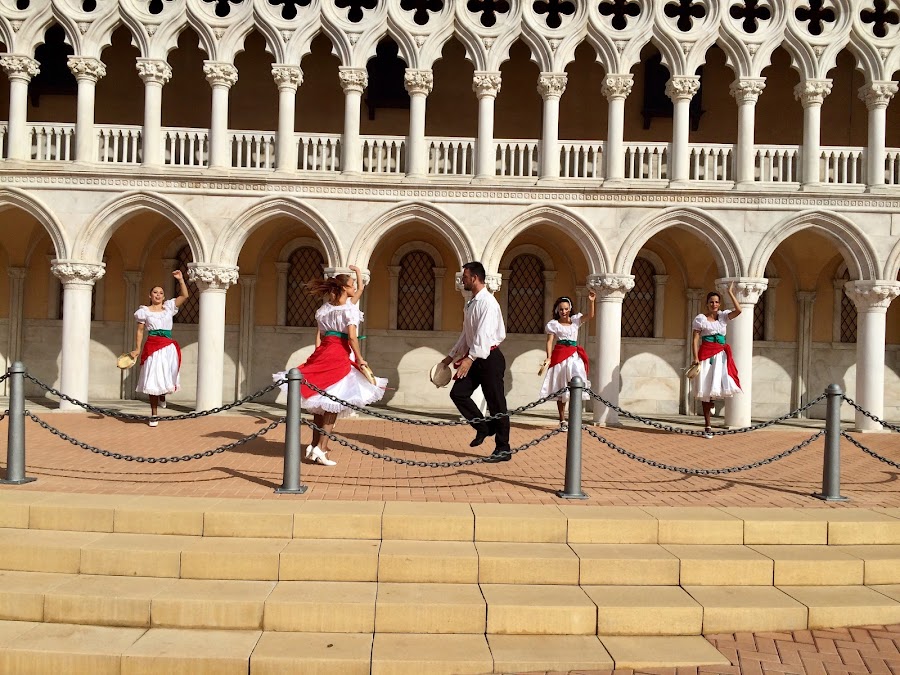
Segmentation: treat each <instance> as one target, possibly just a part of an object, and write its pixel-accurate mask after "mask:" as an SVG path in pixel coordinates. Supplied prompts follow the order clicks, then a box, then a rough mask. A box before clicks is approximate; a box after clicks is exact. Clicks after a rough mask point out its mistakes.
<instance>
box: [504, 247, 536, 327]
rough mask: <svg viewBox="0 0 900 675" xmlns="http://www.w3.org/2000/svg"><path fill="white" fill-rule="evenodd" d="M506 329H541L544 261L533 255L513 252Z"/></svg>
mask: <svg viewBox="0 0 900 675" xmlns="http://www.w3.org/2000/svg"><path fill="white" fill-rule="evenodd" d="M509 269H510V272H509V291H508V292H507V296H508V305H507V317H506V329H507V331H509V332H510V333H543V332H544V263H543V262H541V259H540V258H538V257H537V256H534V255H520V256H516V257H515V258H514V259H513V261H512V264H511V265H510V266H509Z"/></svg>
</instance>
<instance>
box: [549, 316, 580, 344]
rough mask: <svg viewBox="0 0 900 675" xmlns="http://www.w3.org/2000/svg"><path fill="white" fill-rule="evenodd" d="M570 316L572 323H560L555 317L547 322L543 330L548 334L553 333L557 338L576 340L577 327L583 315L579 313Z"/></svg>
mask: <svg viewBox="0 0 900 675" xmlns="http://www.w3.org/2000/svg"><path fill="white" fill-rule="evenodd" d="M570 318H571V319H572V323H569V324H565V323H560V322H559V321H557V320H556V319H551V320H550V321H548V322H547V326H546V327H545V328H544V332H545V333H546V334H548V335H555V336H556V339H557V340H573V341H575V342H577V341H578V327H579V326H581V321H582V319H583V318H584V315H583V314H581V313H578V314H573V315H572V316H571V317H570Z"/></svg>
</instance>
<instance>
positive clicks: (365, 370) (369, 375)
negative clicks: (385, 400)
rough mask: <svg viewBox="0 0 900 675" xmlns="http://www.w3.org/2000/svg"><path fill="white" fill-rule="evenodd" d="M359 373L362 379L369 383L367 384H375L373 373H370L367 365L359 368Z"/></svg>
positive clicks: (370, 370)
mask: <svg viewBox="0 0 900 675" xmlns="http://www.w3.org/2000/svg"><path fill="white" fill-rule="evenodd" d="M359 372H361V373H362V374H363V377H365V378H366V379H367V380H368V381H369V384H376V382H375V373H373V372H372V369H371V368H369V366H368V365H362V366H360V367H359Z"/></svg>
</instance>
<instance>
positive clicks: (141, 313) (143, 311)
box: [134, 305, 147, 323]
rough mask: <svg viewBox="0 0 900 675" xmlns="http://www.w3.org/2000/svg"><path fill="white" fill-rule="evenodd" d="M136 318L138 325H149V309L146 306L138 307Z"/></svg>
mask: <svg viewBox="0 0 900 675" xmlns="http://www.w3.org/2000/svg"><path fill="white" fill-rule="evenodd" d="M134 318H135V320H136V321H137V322H138V323H147V308H146V307H145V306H144V305H141V306H140V307H138V308H137V311H136V312H135V313H134Z"/></svg>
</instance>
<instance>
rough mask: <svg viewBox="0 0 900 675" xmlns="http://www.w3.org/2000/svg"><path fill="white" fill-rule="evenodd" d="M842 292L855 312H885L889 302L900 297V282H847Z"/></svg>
mask: <svg viewBox="0 0 900 675" xmlns="http://www.w3.org/2000/svg"><path fill="white" fill-rule="evenodd" d="M844 292H845V293H846V294H847V297H849V298H850V299H851V300H852V301H853V304H854V305H856V311H857V312H860V313H862V312H871V311H876V312H886V311H887V308H888V307H889V306H890V304H891V301H892V300H893V299H894V298H896V297H897V296H898V295H900V282H896V281H848V282H847V283H846V284H844Z"/></svg>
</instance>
